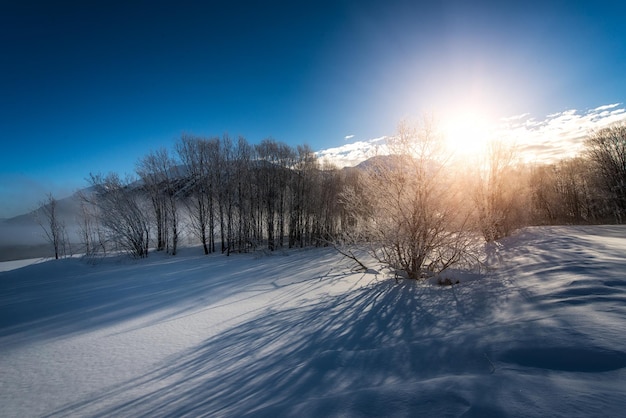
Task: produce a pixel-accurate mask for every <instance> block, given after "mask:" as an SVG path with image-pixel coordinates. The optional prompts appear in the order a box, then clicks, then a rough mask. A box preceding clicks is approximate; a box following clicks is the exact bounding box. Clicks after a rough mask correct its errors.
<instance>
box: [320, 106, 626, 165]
mask: <svg viewBox="0 0 626 418" xmlns="http://www.w3.org/2000/svg"><path fill="white" fill-rule="evenodd" d="M622 121H626V109H625V108H624V105H623V104H622V103H614V104H608V105H603V106H598V107H596V108H593V109H590V110H587V111H578V110H576V109H569V110H565V111H562V112H556V113H552V114H550V115H548V116H546V117H545V118H544V119H543V120H541V119H539V120H538V119H535V118H533V117H531V115H530V114H529V113H525V114H522V115H516V116H511V117H507V118H503V119H502V124H501V125H500V126H497V127H495V128H494V130H493V132H494V135H496V136H497V137H500V138H505V139H507V140H509V141H511V142H513V143H515V144H517V146H518V149H519V151H520V153H521V157H522V158H523V159H524V160H526V161H536V162H549V161H554V160H557V159H561V158H568V157H574V156H576V155H577V154H579V153H580V152H581V151H582V149H583V145H584V140H585V137H586V136H587V135H588V134H589V133H590V132H592V131H594V130H597V129H601V128H603V127H606V126H608V125H611V124H613V123H616V122H622ZM391 134H392V133H390V135H391ZM348 136H349V137H352V136H351V135H348ZM348 136H346V139H347V138H348ZM386 138H388V136H383V137H380V138H373V139H370V140H367V141H356V142H354V143H352V144H345V145H342V146H340V147H335V148H328V149H325V150H321V151H318V152H317V155H318V157H319V158H321V159H327V160H329V161H330V162H332V163H334V164H336V165H338V166H339V167H350V166H355V165H357V164H358V163H360V162H362V161H364V160H366V159H368V158H370V157H371V156H373V155H376V154H379V155H380V154H385V152H386V149H385V140H386Z"/></svg>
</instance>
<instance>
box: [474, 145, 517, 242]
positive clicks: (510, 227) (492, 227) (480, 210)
mask: <svg viewBox="0 0 626 418" xmlns="http://www.w3.org/2000/svg"><path fill="white" fill-rule="evenodd" d="M483 158H484V160H483V161H479V162H478V163H477V164H476V165H475V167H474V171H475V174H474V176H473V177H474V178H475V180H476V183H475V185H474V187H473V200H474V204H475V205H476V210H477V215H478V227H479V228H480V231H481V233H482V235H483V237H484V238H485V241H487V242H491V241H496V240H499V239H500V238H503V237H506V236H509V235H510V234H511V233H512V232H513V231H514V230H515V229H516V228H518V227H519V226H520V225H521V224H522V223H523V221H522V219H521V218H522V214H521V212H522V209H521V206H522V204H523V202H522V201H523V197H524V196H525V195H526V191H525V190H524V186H525V183H524V182H523V181H521V166H520V165H516V151H515V147H514V146H512V145H508V144H505V143H504V142H503V141H501V140H494V141H491V142H489V144H488V147H487V151H486V153H485V154H484V155H483Z"/></svg>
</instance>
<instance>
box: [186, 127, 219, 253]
mask: <svg viewBox="0 0 626 418" xmlns="http://www.w3.org/2000/svg"><path fill="white" fill-rule="evenodd" d="M216 141H219V139H212V140H206V139H204V138H199V137H194V136H190V135H183V136H182V138H181V139H180V141H179V142H178V144H177V145H176V150H177V152H178V156H179V158H180V159H181V161H182V163H183V166H184V168H185V172H186V178H187V186H186V190H185V192H186V194H187V195H188V199H187V200H186V202H187V205H188V208H189V213H190V216H191V224H192V232H193V233H194V235H196V236H197V237H198V239H199V240H200V242H201V243H202V248H203V250H204V254H209V253H211V252H213V251H215V238H214V229H215V225H214V213H213V201H214V193H215V187H214V184H213V181H212V179H213V176H212V175H211V169H212V168H213V167H211V166H210V165H209V161H210V148H211V147H215V142H216Z"/></svg>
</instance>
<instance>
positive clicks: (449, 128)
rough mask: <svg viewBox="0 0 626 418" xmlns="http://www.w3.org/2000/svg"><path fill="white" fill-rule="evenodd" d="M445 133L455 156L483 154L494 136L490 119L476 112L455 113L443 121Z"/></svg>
mask: <svg viewBox="0 0 626 418" xmlns="http://www.w3.org/2000/svg"><path fill="white" fill-rule="evenodd" d="M443 133H444V135H445V140H446V143H447V144H448V146H449V147H450V149H451V150H452V151H453V152H454V153H455V154H460V155H479V154H482V153H483V152H484V151H485V149H486V146H487V144H488V143H489V141H490V140H491V139H492V135H493V125H492V123H490V120H489V118H488V117H486V116H485V115H484V114H481V113H480V112H476V111H460V112H455V113H454V114H452V115H450V116H449V117H447V118H444V120H443Z"/></svg>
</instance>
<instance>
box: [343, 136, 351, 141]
mask: <svg viewBox="0 0 626 418" xmlns="http://www.w3.org/2000/svg"><path fill="white" fill-rule="evenodd" d="M352 138H354V135H346V136H344V137H343V139H345V140H346V141H347V140H348V139H352Z"/></svg>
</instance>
